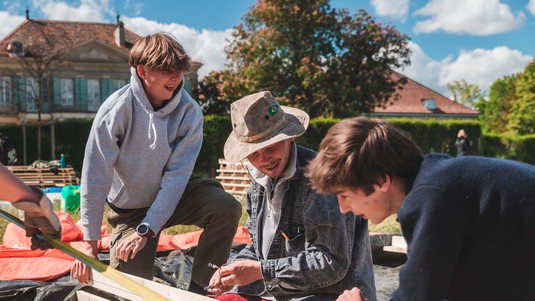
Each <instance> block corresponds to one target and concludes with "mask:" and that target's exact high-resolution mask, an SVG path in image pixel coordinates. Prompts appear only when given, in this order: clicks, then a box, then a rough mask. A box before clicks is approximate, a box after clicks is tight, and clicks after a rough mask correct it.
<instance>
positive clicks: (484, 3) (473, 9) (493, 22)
mask: <svg viewBox="0 0 535 301" xmlns="http://www.w3.org/2000/svg"><path fill="white" fill-rule="evenodd" d="M531 1H534V0H531ZM415 15H417V16H429V17H430V18H429V19H427V20H424V21H420V22H417V23H416V24H415V26H414V31H415V32H416V33H420V32H423V33H431V32H436V31H444V32H446V33H455V34H471V35H492V34H498V33H504V32H509V31H512V30H515V29H517V28H519V27H520V26H522V23H523V22H524V20H525V15H524V13H523V12H518V13H517V14H516V15H515V14H514V13H512V12H511V10H510V9H509V6H507V5H506V4H503V3H501V2H500V0H470V1H466V0H431V1H429V2H428V3H427V4H426V5H425V6H424V7H422V8H421V9H419V10H418V11H416V13H415Z"/></svg>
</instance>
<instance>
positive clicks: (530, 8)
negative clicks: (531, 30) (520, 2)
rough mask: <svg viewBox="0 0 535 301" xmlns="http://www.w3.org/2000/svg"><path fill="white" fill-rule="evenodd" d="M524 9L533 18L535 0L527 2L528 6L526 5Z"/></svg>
mask: <svg viewBox="0 0 535 301" xmlns="http://www.w3.org/2000/svg"><path fill="white" fill-rule="evenodd" d="M526 9H527V10H528V11H529V12H530V13H531V14H532V15H534V16H535V0H529V3H528V5H526Z"/></svg>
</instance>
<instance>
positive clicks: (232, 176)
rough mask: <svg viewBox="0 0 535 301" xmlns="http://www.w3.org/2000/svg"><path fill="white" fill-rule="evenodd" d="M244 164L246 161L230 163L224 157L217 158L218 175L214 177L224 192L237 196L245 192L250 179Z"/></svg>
mask: <svg viewBox="0 0 535 301" xmlns="http://www.w3.org/2000/svg"><path fill="white" fill-rule="evenodd" d="M246 164H247V163H246V162H244V163H243V164H242V163H237V164H231V163H229V162H228V161H227V160H225V159H219V169H218V170H217V173H218V175H217V176H216V177H215V178H216V179H218V180H219V181H220V182H221V185H223V188H225V191H226V192H228V193H230V194H232V195H238V196H243V195H245V194H246V193H247V188H249V184H250V183H251V179H250V177H249V174H248V173H247V171H246V170H245V165H246Z"/></svg>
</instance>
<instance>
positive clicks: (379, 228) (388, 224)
mask: <svg viewBox="0 0 535 301" xmlns="http://www.w3.org/2000/svg"><path fill="white" fill-rule="evenodd" d="M242 204H243V200H242ZM105 208H106V209H105V211H104V216H106V211H107V209H108V207H107V206H106V207H105ZM55 209H57V210H59V208H55ZM6 211H7V212H9V213H11V214H13V215H15V216H18V211H17V210H16V209H15V208H12V209H6ZM71 216H72V218H73V220H74V222H77V221H78V220H79V219H80V213H79V212H76V213H73V214H71ZM396 218H397V216H396V215H392V216H390V217H389V218H387V219H386V220H384V221H383V222H382V223H380V224H377V225H374V224H371V223H370V225H369V228H370V232H379V233H400V232H401V229H400V226H399V223H398V222H396ZM104 220H106V219H105V218H104ZM246 221H247V213H246V212H245V206H243V212H242V216H241V219H240V226H245V222H246ZM7 224H8V221H7V220H6V219H5V218H2V217H0V238H2V237H4V232H5V230H6V227H7ZM108 230H109V231H110V232H111V228H108ZM196 230H200V228H198V227H196V226H174V227H171V228H168V229H165V230H164V231H163V233H165V234H170V235H175V234H181V233H186V232H191V231H196Z"/></svg>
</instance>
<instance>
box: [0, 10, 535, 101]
mask: <svg viewBox="0 0 535 301" xmlns="http://www.w3.org/2000/svg"><path fill="white" fill-rule="evenodd" d="M255 2H256V1H255V0H188V1H184V0H152V1H148V0H143V1H141V0H81V1H60V0H16V1H3V2H1V3H0V39H1V38H3V37H5V36H6V35H7V34H9V32H11V31H12V30H13V29H14V28H15V27H16V26H18V25H19V24H20V23H22V22H23V21H24V18H25V9H26V7H27V6H28V7H29V9H30V17H31V18H33V19H51V20H73V21H89V22H109V23H114V22H115V21H116V19H115V18H116V14H117V13H119V14H120V15H121V20H123V22H124V23H125V25H126V27H127V28H128V29H130V30H132V31H134V32H136V33H138V34H140V35H145V34H150V33H153V32H158V31H167V32H170V33H172V34H173V35H174V36H175V37H176V38H177V39H178V40H179V41H180V42H181V43H182V44H183V45H184V47H185V48H186V50H187V51H188V52H189V53H190V55H191V56H192V57H193V59H194V60H197V61H200V62H202V63H203V64H204V65H203V67H202V68H201V69H200V70H199V73H200V76H201V77H202V76H204V75H206V74H207V73H209V72H210V71H212V70H219V69H222V68H223V67H224V64H225V60H226V57H225V54H224V52H223V49H224V47H225V45H226V44H227V41H226V40H228V39H230V37H231V36H230V33H231V30H232V27H233V26H235V25H237V24H239V23H240V22H241V17H242V16H243V15H244V14H245V13H246V12H247V11H248V9H249V8H250V7H251V6H252V5H254V4H255ZM331 6H333V7H335V8H349V10H350V12H351V13H354V12H356V11H357V10H358V9H359V8H363V9H365V10H367V11H368V12H369V13H370V14H371V15H372V16H374V17H375V19H376V20H378V21H382V22H385V23H391V24H393V25H394V26H395V27H396V28H397V29H398V30H400V31H401V32H402V33H406V34H408V35H409V36H410V38H411V44H410V47H411V49H412V51H413V54H412V57H411V60H412V64H411V66H408V67H405V68H404V69H402V70H398V71H400V72H401V73H403V74H405V75H407V76H409V77H410V78H412V79H414V80H416V81H418V82H420V83H422V84H424V85H426V86H428V87H430V88H432V89H435V90H437V91H438V92H441V93H443V94H444V95H446V96H448V97H449V96H451V95H449V94H450V93H449V92H448V90H447V88H446V84H447V83H451V82H453V81H455V80H458V81H461V80H465V81H467V82H469V83H474V84H477V85H479V86H480V88H481V89H482V90H483V91H487V90H488V88H489V86H490V85H491V84H492V83H493V82H494V81H495V80H496V79H498V78H501V77H503V76H505V75H511V74H514V73H517V72H520V71H522V70H523V69H524V68H525V66H526V65H527V64H528V63H529V62H530V61H531V60H533V59H534V57H535V0H359V1H357V0H332V1H331Z"/></svg>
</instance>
